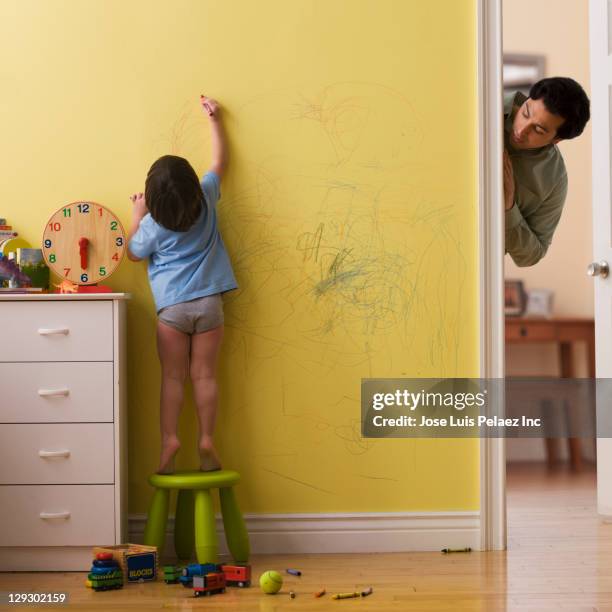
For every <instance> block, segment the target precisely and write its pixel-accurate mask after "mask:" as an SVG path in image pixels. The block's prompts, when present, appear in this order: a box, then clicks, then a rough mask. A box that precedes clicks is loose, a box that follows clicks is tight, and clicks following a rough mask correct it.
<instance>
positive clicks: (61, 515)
mask: <svg viewBox="0 0 612 612" xmlns="http://www.w3.org/2000/svg"><path fill="white" fill-rule="evenodd" d="M39 516H40V518H41V519H43V521H49V520H52V519H69V518H70V512H41V513H40V514H39Z"/></svg>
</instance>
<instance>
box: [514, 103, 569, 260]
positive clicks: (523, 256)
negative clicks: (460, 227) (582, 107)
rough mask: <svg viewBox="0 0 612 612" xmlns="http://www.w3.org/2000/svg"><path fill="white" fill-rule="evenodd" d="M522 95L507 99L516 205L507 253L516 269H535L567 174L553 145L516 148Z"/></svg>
mask: <svg viewBox="0 0 612 612" xmlns="http://www.w3.org/2000/svg"><path fill="white" fill-rule="evenodd" d="M526 99H527V98H526V96H524V95H523V94H522V93H521V92H517V93H515V94H511V95H509V96H506V97H505V98H504V142H505V146H506V149H507V150H508V154H509V155H510V160H511V162H512V169H513V171H514V185H515V190H514V205H513V206H512V208H511V209H510V210H507V211H506V213H505V221H506V253H510V256H511V257H512V259H513V260H514V263H516V265H517V266H533V265H534V264H535V263H537V262H538V261H540V259H542V257H544V255H545V254H546V251H547V250H548V247H549V245H550V243H551V242H552V237H553V234H554V232H555V228H556V227H557V223H559V219H560V218H561V211H562V210H563V204H564V203H565V198H566V196H567V172H566V170H565V164H564V163H563V157H561V152H560V151H559V149H558V147H557V146H556V145H554V144H551V145H547V146H545V147H541V148H539V149H515V148H514V147H513V146H512V144H511V142H510V133H511V131H512V122H513V120H514V116H515V114H516V112H517V111H518V109H519V108H520V107H521V105H522V104H523V102H524V101H525V100H526Z"/></svg>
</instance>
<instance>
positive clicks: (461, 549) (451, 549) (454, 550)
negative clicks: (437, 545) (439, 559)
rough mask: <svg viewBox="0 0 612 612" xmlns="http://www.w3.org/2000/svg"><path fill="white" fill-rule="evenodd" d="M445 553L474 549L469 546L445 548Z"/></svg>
mask: <svg viewBox="0 0 612 612" xmlns="http://www.w3.org/2000/svg"><path fill="white" fill-rule="evenodd" d="M442 552H443V553H466V552H472V549H471V548H470V547H469V546H468V547H467V548H443V549H442Z"/></svg>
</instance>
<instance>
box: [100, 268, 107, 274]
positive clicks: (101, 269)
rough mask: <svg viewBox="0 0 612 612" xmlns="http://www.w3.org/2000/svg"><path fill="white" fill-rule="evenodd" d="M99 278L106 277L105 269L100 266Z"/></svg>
mask: <svg viewBox="0 0 612 612" xmlns="http://www.w3.org/2000/svg"><path fill="white" fill-rule="evenodd" d="M100 276H106V268H105V267H104V266H100Z"/></svg>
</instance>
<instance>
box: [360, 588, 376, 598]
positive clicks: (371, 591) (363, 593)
mask: <svg viewBox="0 0 612 612" xmlns="http://www.w3.org/2000/svg"><path fill="white" fill-rule="evenodd" d="M373 592H374V589H373V588H372V587H368V588H367V589H366V590H365V591H361V596H362V597H367V596H368V595H371V594H372V593H373Z"/></svg>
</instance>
